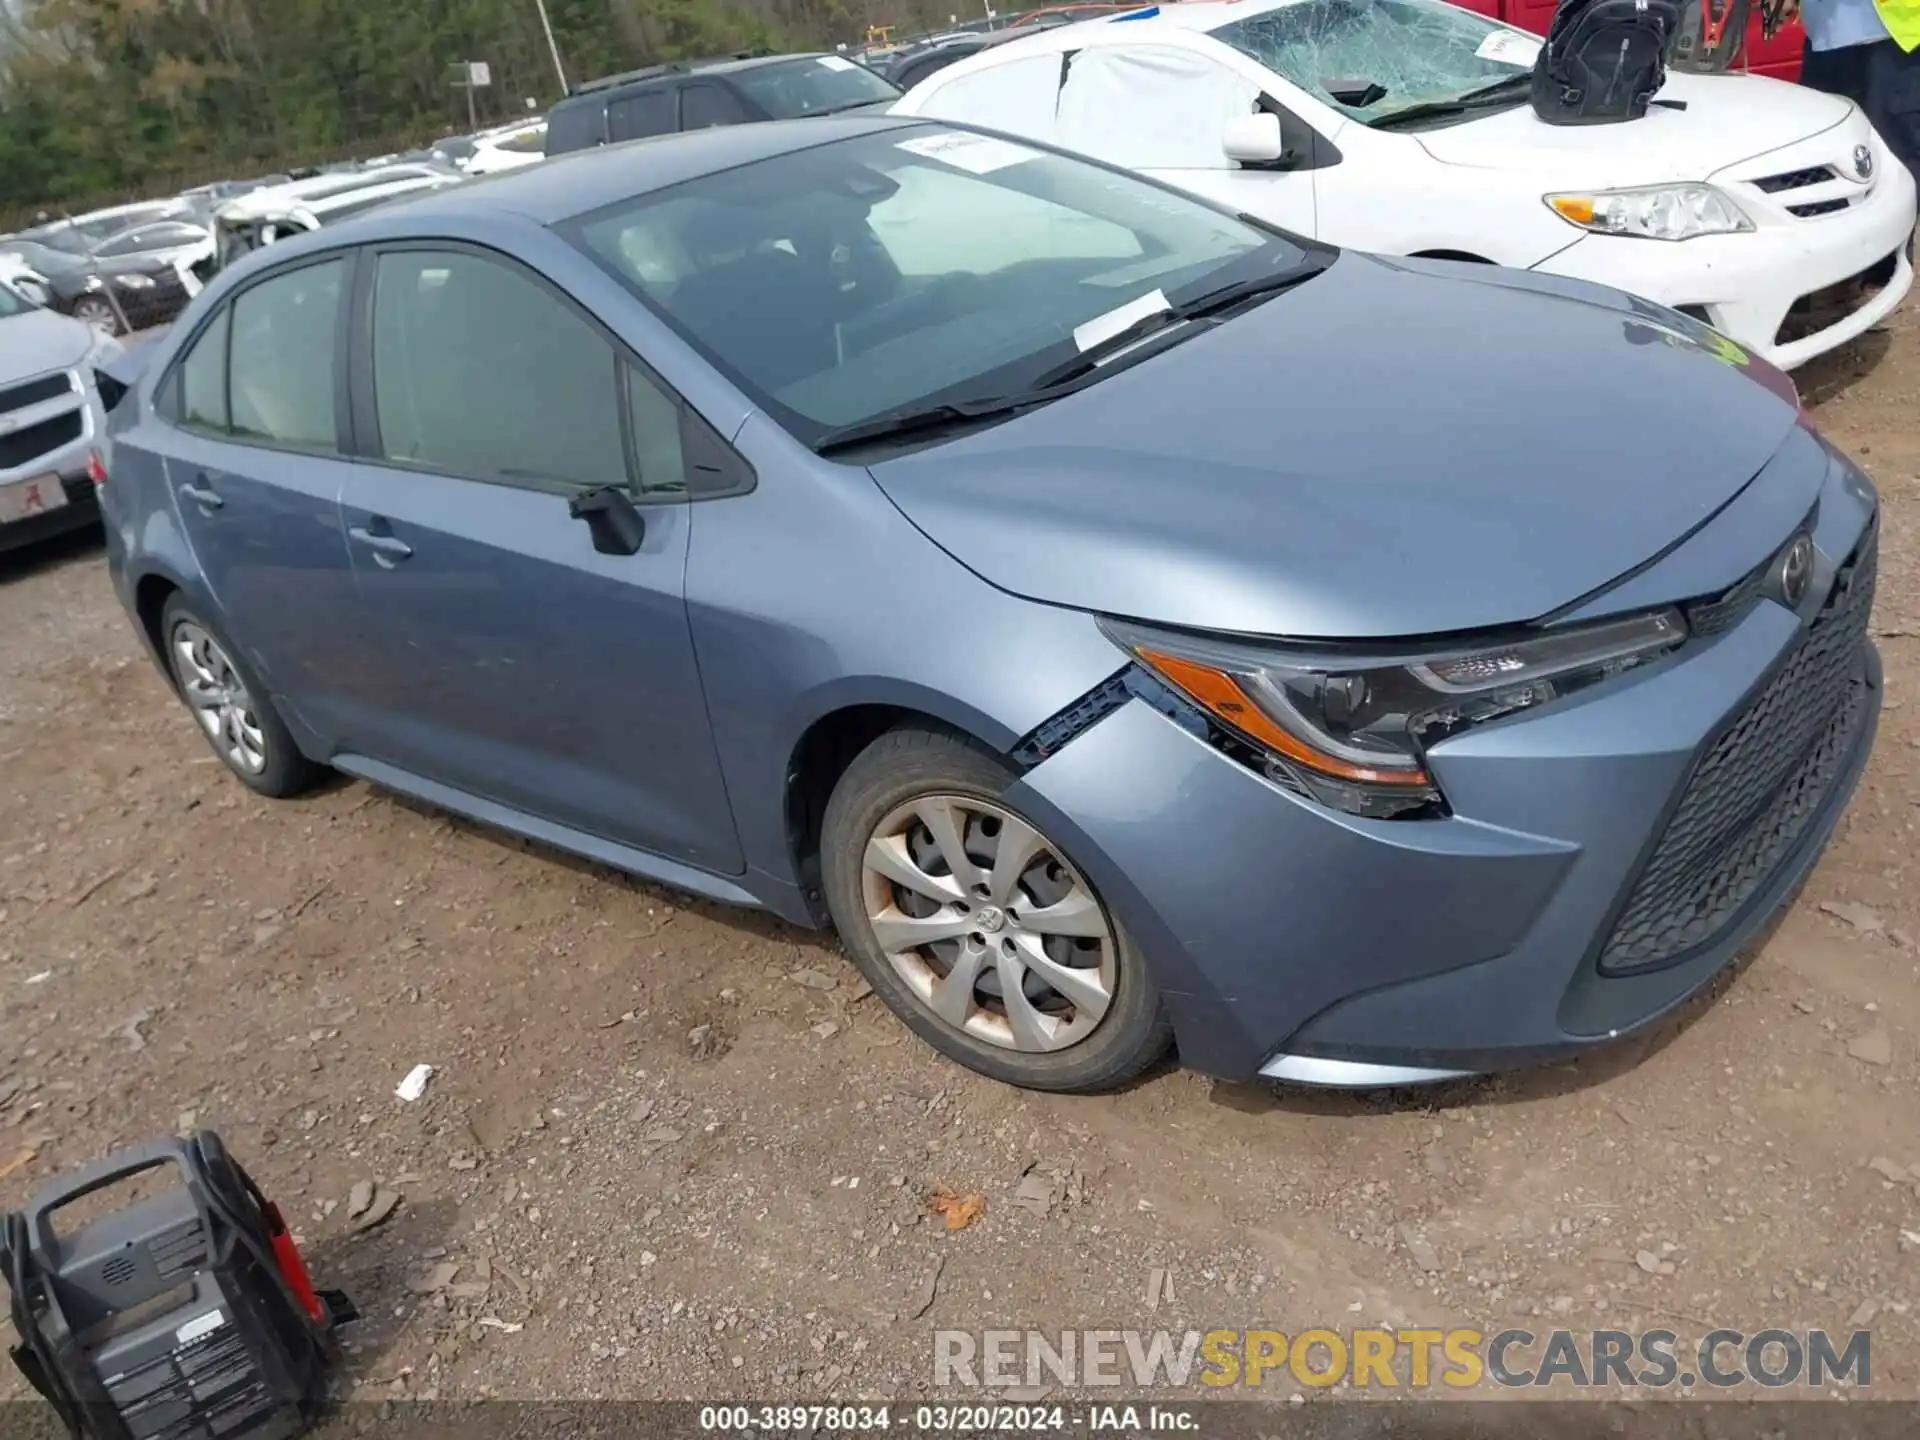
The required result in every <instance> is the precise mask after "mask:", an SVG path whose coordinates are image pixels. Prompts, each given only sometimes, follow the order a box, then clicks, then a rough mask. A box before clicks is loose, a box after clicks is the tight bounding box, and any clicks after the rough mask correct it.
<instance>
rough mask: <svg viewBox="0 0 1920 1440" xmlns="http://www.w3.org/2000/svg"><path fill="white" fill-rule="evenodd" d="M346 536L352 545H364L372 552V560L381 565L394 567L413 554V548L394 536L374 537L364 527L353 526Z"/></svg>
mask: <svg viewBox="0 0 1920 1440" xmlns="http://www.w3.org/2000/svg"><path fill="white" fill-rule="evenodd" d="M347 534H348V535H350V536H352V537H353V540H354V543H355V544H358V545H364V546H366V547H367V549H369V550H371V551H373V558H374V559H375V560H377V561H379V562H380V563H381V564H382V565H394V564H398V563H399V562H400V561H402V560H404V559H406V558H407V557H408V556H409V555H411V554H413V547H412V546H411V545H409V544H407V542H406V541H404V540H402V539H400V538H399V537H398V536H396V535H376V534H375V533H374V532H373V531H371V530H369V529H367V528H366V527H365V526H364V525H355V526H354V527H353V528H352V529H351V530H349V531H347Z"/></svg>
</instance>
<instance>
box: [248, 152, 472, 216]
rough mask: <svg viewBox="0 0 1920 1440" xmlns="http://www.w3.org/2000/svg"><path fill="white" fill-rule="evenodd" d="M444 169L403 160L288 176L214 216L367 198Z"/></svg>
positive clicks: (257, 213)
mask: <svg viewBox="0 0 1920 1440" xmlns="http://www.w3.org/2000/svg"><path fill="white" fill-rule="evenodd" d="M442 173H443V172H442V171H440V170H439V169H438V167H435V166H432V165H429V164H427V163H426V162H425V161H403V162H401V163H400V164H397V165H380V166H375V167H373V168H372V169H368V170H345V171H331V172H328V173H325V174H320V175H314V176H311V177H309V178H308V179H305V180H289V181H287V182H286V183H285V184H283V185H263V186H261V187H260V188H259V189H257V190H249V191H248V192H247V193H246V194H244V195H236V196H234V198H233V199H231V200H229V201H227V203H226V204H224V205H222V206H221V207H220V208H219V209H218V210H216V211H214V216H215V218H216V219H220V220H228V221H234V220H258V219H265V218H268V216H269V215H270V214H273V213H278V212H280V211H283V210H285V209H287V208H289V207H291V206H294V205H299V204H301V203H303V202H305V203H308V204H311V203H312V202H314V201H318V200H325V199H330V198H332V197H333V196H335V195H341V196H345V195H354V196H356V197H359V198H364V195H365V192H366V191H368V190H371V189H374V188H376V187H378V186H383V185H389V184H392V183H394V182H396V181H400V180H413V179H417V178H420V177H423V176H428V175H432V176H434V177H436V178H437V177H438V176H439V175H440V174H442ZM444 173H445V174H446V178H447V179H449V180H452V179H455V178H457V177H456V176H455V175H454V174H453V173H452V172H450V171H449V172H444Z"/></svg>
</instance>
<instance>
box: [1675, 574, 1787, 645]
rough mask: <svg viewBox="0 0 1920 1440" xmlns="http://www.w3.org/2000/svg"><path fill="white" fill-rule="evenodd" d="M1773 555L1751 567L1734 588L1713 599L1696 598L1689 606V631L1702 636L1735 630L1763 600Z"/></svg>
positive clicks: (1699, 636) (1697, 636) (1702, 637)
mask: <svg viewBox="0 0 1920 1440" xmlns="http://www.w3.org/2000/svg"><path fill="white" fill-rule="evenodd" d="M1772 568H1773V557H1769V558H1768V559H1766V560H1765V561H1763V562H1762V563H1761V564H1759V565H1757V566H1755V567H1754V568H1753V569H1752V570H1749V571H1748V572H1747V574H1746V575H1745V577H1744V578H1742V579H1741V580H1739V581H1738V582H1737V583H1736V584H1735V585H1734V586H1733V587H1732V588H1731V589H1729V590H1727V591H1726V592H1725V593H1723V594H1721V595H1718V596H1716V597H1715V598H1714V599H1712V600H1696V601H1695V602H1694V603H1693V604H1691V605H1689V606H1687V633H1688V634H1690V635H1693V636H1695V637H1696V638H1699V639H1705V638H1706V637H1707V636H1709V635H1719V634H1723V633H1724V632H1726V631H1728V630H1731V629H1732V628H1733V627H1734V626H1736V625H1738V624H1739V623H1740V622H1741V621H1742V620H1744V619H1746V618H1747V612H1748V611H1750V610H1752V609H1753V607H1754V606H1755V605H1757V604H1759V603H1760V594H1761V592H1762V591H1763V590H1764V589H1765V588H1766V584H1767V573H1768V572H1769V571H1770V570H1771V569H1772Z"/></svg>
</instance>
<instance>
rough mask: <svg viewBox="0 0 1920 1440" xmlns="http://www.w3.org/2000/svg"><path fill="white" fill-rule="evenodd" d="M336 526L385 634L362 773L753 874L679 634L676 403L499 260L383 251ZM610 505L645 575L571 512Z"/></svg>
mask: <svg viewBox="0 0 1920 1440" xmlns="http://www.w3.org/2000/svg"><path fill="white" fill-rule="evenodd" d="M362 264H363V277H364V278H363V280H362V282H361V299H360V301H359V304H358V307H357V309H356V312H355V313H356V338H355V341H354V346H353V352H354V359H353V367H354V368H353V374H354V389H355V393H354V428H355V434H356V443H357V445H358V448H359V450H360V452H361V456H362V460H361V463H360V464H358V465H356V466H355V467H354V468H353V473H352V477H351V479H350V480H349V482H348V487H347V491H346V494H345V497H344V499H345V504H344V512H345V519H346V525H347V535H348V541H349V548H350V549H351V551H352V554H353V564H354V569H355V573H356V575H357V577H358V582H359V585H360V591H361V595H362V597H363V600H364V603H365V605H366V607H367V611H368V613H369V614H370V615H373V616H376V617H378V623H379V625H380V627H381V632H382V639H381V644H380V645H379V646H378V647H377V650H378V653H379V656H380V661H379V666H380V673H381V674H382V675H383V676H385V677H387V680H386V684H385V685H384V687H383V689H382V691H381V693H380V694H379V695H378V696H377V697H375V702H376V703H375V707H374V709H373V710H372V711H371V712H370V713H369V714H368V715H367V716H366V717H365V718H366V721H367V724H368V727H369V728H370V729H371V730H372V731H373V732H374V738H373V739H372V740H371V741H370V742H369V748H368V750H367V752H366V753H367V754H368V755H369V756H371V757H374V758H375V759H377V760H378V761H381V762H384V763H386V764H388V765H392V766H396V767H399V768H400V769H403V770H405V771H407V772H410V773H412V774H413V775H416V776H419V777H422V778H424V779H427V780H430V781H433V782H436V783H438V784H441V785H445V786H449V787H452V788H453V789H455V790H457V791H461V792H464V793H465V794H467V795H470V796H475V797H479V798H481V799H484V800H488V801H492V802H494V803H496V804H500V805H504V806H508V807H511V808H512V809H514V810H517V811H521V812H523V813H525V814H529V815H532V816H535V817H538V818H540V819H544V820H548V821H552V822H554V823H556V824H560V825H564V826H567V827H569V828H571V829H574V830H580V831H585V832H587V833H588V834H591V835H595V836H598V837H600V838H602V839H607V840H613V841H616V842H618V843H621V844H625V845H630V846H635V847H638V848H640V849H644V850H649V851H652V852H654V853H656V854H661V855H666V856H670V857H672V858H674V859H677V860H684V861H687V862H689V863H691V864H694V865H698V866H700V867H702V868H704V869H707V870H712V871H718V872H723V873H735V874H737V873H739V871H740V869H741V867H742V865H743V861H742V859H741V855H740V848H739V843H738V841H737V840H736V839H735V836H734V829H733V819H732V812H731V810H730V808H729V806H728V803H727V797H726V791H725V788H724V786H723V785H722V783H721V778H720V766H719V760H718V756H717V754H716V751H715V749H714V744H713V737H712V734H711V732H710V729H709V726H708V721H707V711H706V700H705V696H704V693H703V691H702V688H701V683H700V675H699V671H698V668H697V666H696V664H695V662H694V653H693V641H692V636H691V633H690V630H689V627H688V622H687V613H686V600H685V593H684V591H685V571H686V558H687V541H688V531H689V526H690V524H691V521H692V514H691V512H692V509H693V507H692V505H691V504H690V503H689V499H688V496H689V479H688V477H689V474H690V473H691V470H690V467H689V466H688V465H687V463H686V462H685V460H684V459H683V456H684V454H685V447H684V443H683V433H682V426H683V424H692V423H693V422H692V421H691V420H690V418H689V417H688V416H687V414H686V413H685V412H684V408H683V407H682V405H681V404H680V402H679V400H678V399H677V398H676V397H675V396H673V395H672V394H670V393H669V392H668V391H667V390H666V389H665V388H664V387H663V386H662V385H661V384H660V382H659V381H657V380H656V379H654V378H653V377H652V376H651V375H650V374H649V373H648V372H647V371H646V369H645V368H644V367H643V366H642V365H640V364H639V363H637V362H636V360H635V359H634V357H631V356H629V355H626V354H625V353H623V352H622V351H621V349H620V348H619V347H618V346H617V345H616V344H615V342H614V341H613V340H612V339H611V337H610V336H609V335H608V334H607V333H606V332H605V331H604V330H603V329H602V328H601V327H600V326H599V325H598V324H597V323H596V322H595V321H594V320H593V319H592V318H591V317H590V316H588V315H587V314H586V313H585V312H584V311H582V310H580V309H579V308H578V307H576V306H575V305H574V304H573V302H572V301H571V300H569V299H567V298H566V297H565V296H563V295H562V294H561V293H560V292H559V291H558V290H556V289H555V288H554V287H552V286H551V285H549V284H548V283H547V282H546V281H544V280H543V279H542V278H540V277H539V276H537V275H535V274H534V273H533V272H531V271H529V270H527V269H525V268H523V267H521V266H519V265H518V264H517V263H515V262H513V261H511V260H509V259H507V258H506V257H504V256H501V255H499V254H497V253H495V252H492V251H488V250H482V249H478V248H469V247H455V246H449V245H424V246H420V245H408V246H394V247H382V248H380V249H378V250H375V251H369V252H368V254H367V256H366V257H365V259H364V260H363V262H362ZM603 487H614V488H615V489H617V490H619V491H621V492H622V493H624V494H625V495H627V496H628V497H629V498H630V499H631V500H632V502H633V503H634V504H635V505H637V506H638V508H639V509H640V511H641V515H642V518H643V520H644V522H645V530H644V535H643V537H642V540H641V544H640V548H639V550H638V552H637V553H634V554H605V553H601V552H600V551H598V550H596V549H595V548H594V540H593V536H592V533H591V532H590V531H589V529H588V527H587V525H586V524H585V523H583V521H581V520H579V519H575V518H573V517H572V515H571V514H570V513H569V509H570V502H571V501H573V500H574V499H576V498H578V497H580V496H581V495H583V494H585V493H586V492H589V491H593V490H597V489H601V488H603Z"/></svg>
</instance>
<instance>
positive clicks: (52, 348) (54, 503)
mask: <svg viewBox="0 0 1920 1440" xmlns="http://www.w3.org/2000/svg"><path fill="white" fill-rule="evenodd" d="M119 353H120V345H119V342H117V341H115V340H112V339H110V338H108V337H105V336H103V335H101V334H99V333H98V332H97V331H95V330H94V329H93V327H92V326H90V325H88V324H87V323H86V322H85V321H81V320H75V319H74V318H73V317H72V316H70V315H61V314H59V313H58V312H56V311H53V310H47V309H44V308H42V307H40V306H38V305H35V304H34V303H33V302H32V301H30V300H28V299H27V298H26V297H25V296H23V295H21V294H20V293H19V292H18V291H17V290H14V289H11V288H9V287H7V286H5V285H0V551H4V550H12V549H15V548H16V547H18V546H21V545H26V544H30V543H31V542H33V541H35V540H40V539H43V538H45V537H47V536H49V535H55V534H59V533H61V532H63V531H67V530H75V529H80V528H82V527H84V526H88V525H94V524H97V523H99V519H100V504H99V501H98V499H97V498H96V496H95V493H94V487H95V484H96V483H97V481H98V480H99V478H100V477H102V476H104V475H105V473H106V470H105V467H104V465H103V463H102V459H101V455H100V450H99V447H100V446H101V445H102V444H103V443H104V437H105V434H106V419H107V417H106V409H105V407H104V405H103V404H102V401H101V397H100V390H99V385H100V383H101V382H100V380H99V379H98V377H97V376H96V375H95V372H94V367H95V366H96V365H100V364H104V363H106V362H107V361H109V360H111V359H112V358H113V357H115V356H117V355H118V354H119ZM108 383H112V382H108Z"/></svg>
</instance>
